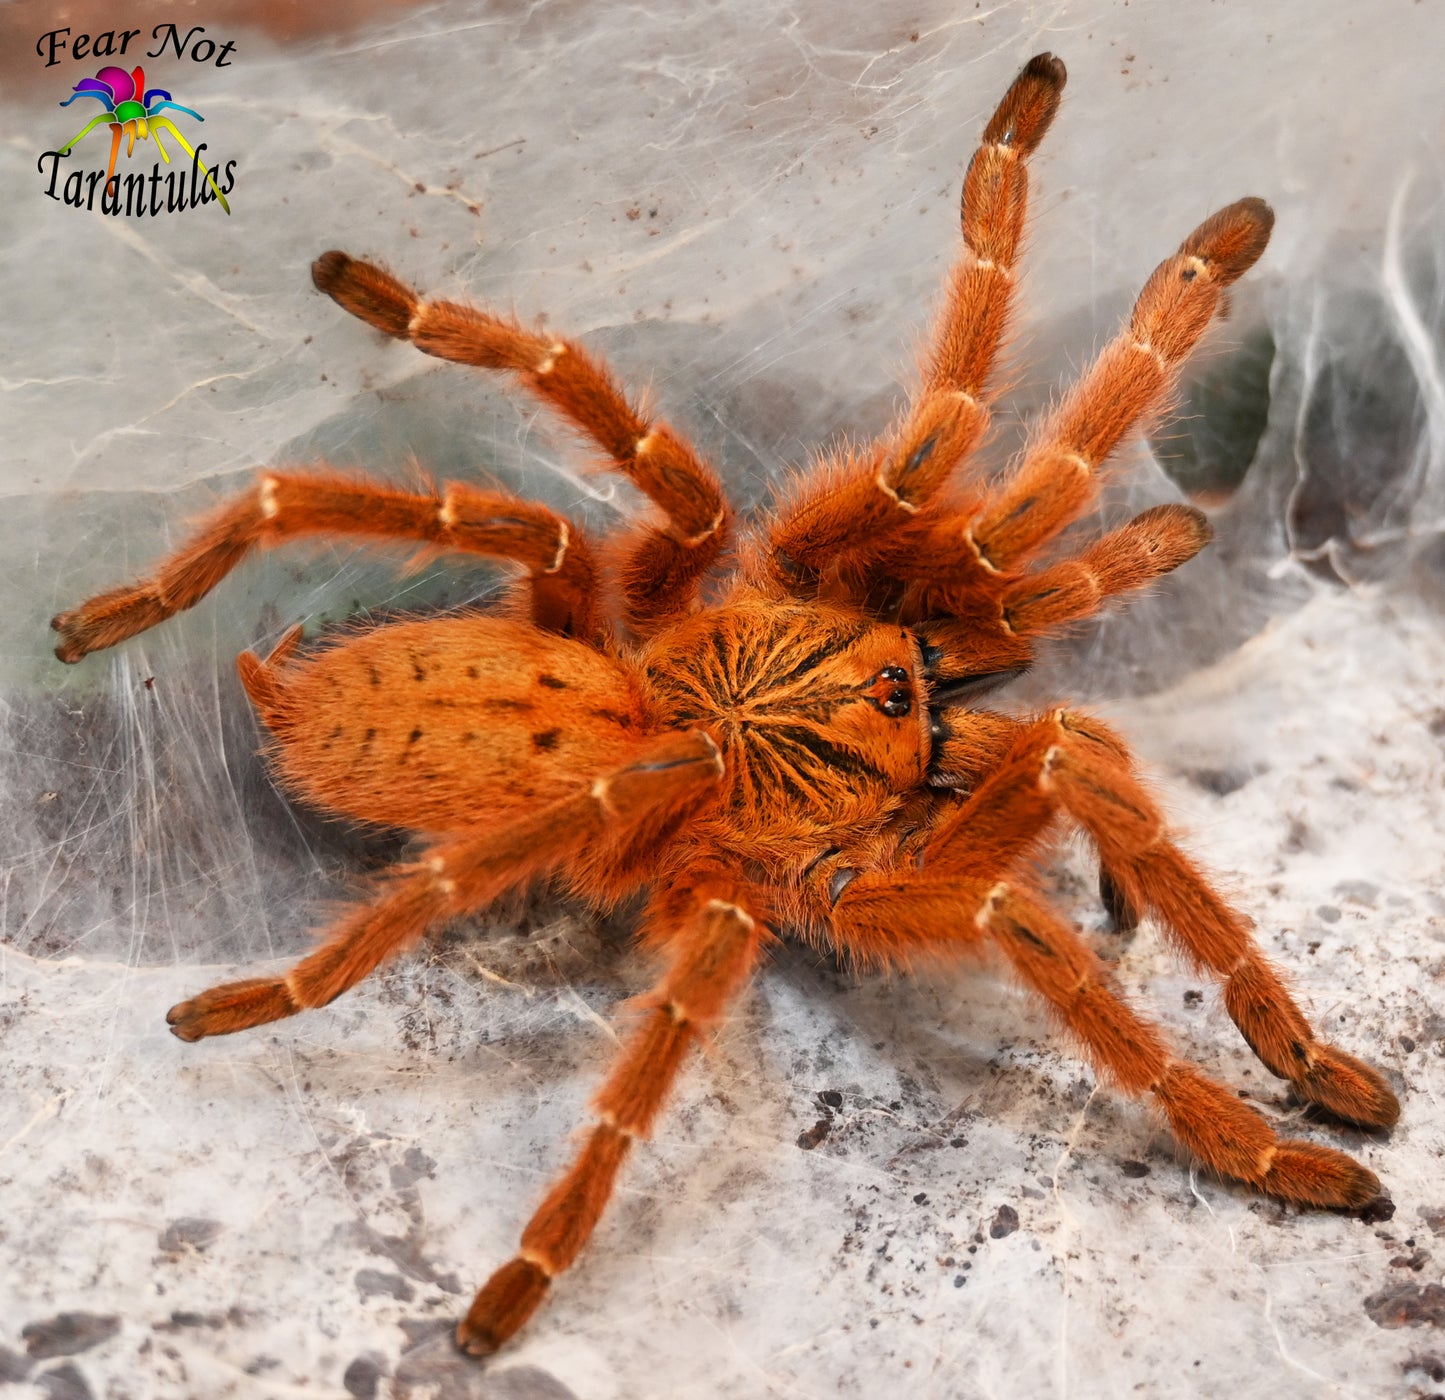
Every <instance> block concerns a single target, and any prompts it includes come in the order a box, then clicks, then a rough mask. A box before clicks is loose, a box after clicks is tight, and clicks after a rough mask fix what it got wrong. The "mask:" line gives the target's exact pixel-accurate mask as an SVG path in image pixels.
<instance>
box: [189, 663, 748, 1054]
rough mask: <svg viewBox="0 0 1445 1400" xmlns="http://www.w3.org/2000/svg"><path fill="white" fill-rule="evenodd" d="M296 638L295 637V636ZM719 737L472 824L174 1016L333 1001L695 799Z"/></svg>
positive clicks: (223, 1020)
mask: <svg viewBox="0 0 1445 1400" xmlns="http://www.w3.org/2000/svg"><path fill="white" fill-rule="evenodd" d="M283 645H284V644H283ZM721 773H722V760H721V757H720V755H719V753H718V749H717V746H716V745H715V744H714V743H713V742H712V740H711V739H709V738H708V737H707V735H705V734H703V733H701V732H685V733H676V734H667V735H664V736H662V737H660V738H657V739H654V740H652V741H651V742H649V743H646V744H642V745H639V747H638V754H637V757H636V759H635V760H634V761H633V762H631V763H629V764H627V765H626V766H625V767H622V768H619V769H617V770H615V771H614V772H612V773H610V774H608V775H606V776H605V777H601V778H598V779H597V780H596V781H595V782H593V783H592V784H591V786H590V787H587V788H584V789H583V790H582V791H580V792H578V794H577V795H576V796H575V797H571V798H567V799H564V800H563V801H561V802H555V803H553V804H551V805H550V806H547V807H544V808H542V809H541V810H539V811H536V812H533V813H531V814H530V815H528V816H523V817H520V818H517V819H514V820H511V821H509V822H507V823H504V824H499V825H498V826H496V827H495V828H494V829H488V830H486V831H481V832H466V833H462V834H460V835H458V836H455V837H453V838H451V839H449V840H446V841H443V842H441V843H439V844H438V845H436V846H433V847H432V849H431V851H430V852H429V853H428V854H427V856H426V857H425V858H424V859H423V860H420V861H417V862H415V863H414V864H411V865H406V866H401V867H399V868H398V869H396V870H395V871H394V872H393V873H392V874H391V876H390V878H389V879H387V880H386V881H385V882H384V884H383V885H382V888H381V891H380V893H379V894H378V896H377V898H376V899H375V900H374V901H373V902H371V903H370V904H363V905H359V906H357V907H356V908H355V909H353V910H352V911H351V912H350V913H349V914H347V915H345V916H344V917H343V918H342V919H340V920H339V921H338V922H337V923H336V924H334V925H332V927H331V928H330V929H328V930H327V931H326V933H325V934H324V935H323V939H324V941H323V942H322V944H321V946H320V947H319V948H317V950H316V951H315V952H314V953H312V954H311V955H310V956H309V957H306V958H303V959H302V960H301V961H300V962H299V963H297V964H296V966H295V967H293V968H292V969H291V970H290V971H289V972H287V973H285V974H284V975H283V976H280V977H258V978H248V979H246V980H245V981H241V982H228V983H226V984H225V985H223V986H220V987H212V988H211V989H210V990H209V991H206V992H202V993H201V994H200V995H199V996H197V997H193V998H191V999H190V1000H189V1001H183V1002H181V1003H180V1004H179V1005H177V1006H173V1007H172V1008H171V1010H170V1012H169V1013H168V1014H167V1016H166V1020H167V1021H168V1022H169V1023H170V1026H171V1030H172V1032H173V1033H174V1034H175V1035H177V1036H179V1037H180V1038H181V1039H182V1040H200V1039H202V1038H203V1037H204V1036H208V1035H229V1034H231V1033H232V1032H234V1031H241V1030H246V1029H248V1028H249V1027H251V1026H260V1025H265V1024H266V1023H267V1022H269V1021H279V1020H281V1019H282V1018H283V1017H286V1016H294V1015H296V1013H297V1012H300V1011H305V1010H309V1009H312V1008H315V1007H320V1006H325V1005H327V1003H328V1002H331V1001H334V1000H335V999H336V998H337V997H339V996H340V995H341V994H342V993H343V992H345V991H347V990H349V989H350V988H351V987H354V986H355V985H356V984H357V983H358V982H359V981H361V979H362V978H363V977H366V976H368V975H369V974H370V973H372V972H373V971H375V970H376V968H378V967H380V966H381V964H382V963H383V962H386V961H387V960H388V959H389V958H392V957H394V956H395V955H396V954H397V953H400V952H402V951H403V950H404V949H406V948H408V947H410V946H411V945H413V944H414V943H416V942H417V941H418V940H419V939H420V938H421V937H422V936H423V935H424V934H425V933H426V932H427V931H428V930H429V929H432V928H435V927H436V926H437V925H439V924H441V923H443V922H445V921H446V920H448V919H453V918H456V917H458V916H460V915H462V914H466V913H470V912H472V911H475V910H477V909H481V908H484V907H485V906H486V905H487V904H490V903H491V902H492V901H493V900H494V899H496V898H497V897H498V896H499V895H501V894H503V893H505V892H506V891H507V890H510V889H515V888H517V887H518V886H519V885H522V884H524V883H526V882H527V881H529V880H531V879H534V878H536V877H537V876H539V875H543V874H547V873H549V872H551V871H554V870H556V869H558V868H559V867H561V866H563V865H564V864H565V863H566V862H567V861H568V860H569V859H571V858H573V857H575V856H576V854H577V853H578V852H579V851H580V850H582V849H583V848H584V847H587V846H595V845H597V844H598V843H606V842H610V841H623V840H626V839H628V838H629V837H631V836H633V835H635V834H636V832H637V830H638V829H639V828H640V827H643V826H645V825H647V824H649V823H656V822H657V821H659V820H660V819H661V818H663V817H665V816H666V815H667V814H668V813H670V812H674V811H677V810H679V809H680V808H682V807H683V806H685V805H686V804H688V803H690V802H691V801H693V800H694V799H695V798H696V797H697V796H698V795H699V794H700V793H702V792H704V791H706V789H707V788H708V787H709V786H710V785H711V784H713V783H715V782H716V781H717V779H718V778H719V777H720V776H721Z"/></svg>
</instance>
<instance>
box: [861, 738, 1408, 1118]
mask: <svg viewBox="0 0 1445 1400" xmlns="http://www.w3.org/2000/svg"><path fill="white" fill-rule="evenodd" d="M1060 812H1063V813H1067V815H1068V816H1070V817H1071V818H1073V819H1074V820H1075V821H1077V822H1078V823H1079V825H1080V826H1082V827H1083V828H1084V830H1085V831H1086V832H1087V833H1088V834H1089V836H1090V837H1091V839H1092V840H1093V841H1094V843H1095V844H1096V846H1097V847H1098V849H1099V853H1100V857H1101V860H1102V862H1103V864H1104V868H1105V869H1106V870H1107V871H1108V872H1109V877H1110V879H1111V880H1112V881H1113V882H1114V883H1115V884H1116V885H1117V887H1118V889H1119V890H1120V891H1121V892H1122V894H1123V896H1124V898H1125V900H1126V901H1127V902H1128V904H1129V905H1130V906H1132V907H1133V908H1135V909H1139V910H1148V911H1151V912H1153V913H1154V914H1155V915H1156V916H1157V917H1158V918H1159V920H1160V922H1161V923H1162V924H1163V925H1164V927H1165V929H1166V930H1167V932H1168V933H1169V936H1170V937H1171V939H1172V940H1173V942H1174V943H1175V945H1176V946H1177V947H1178V948H1179V949H1180V950H1181V951H1182V952H1184V953H1185V955H1186V956H1188V957H1189V958H1190V960H1191V961H1192V962H1193V963H1194V964H1195V965H1196V966H1198V967H1200V968H1202V969H1205V970H1207V971H1209V972H1210V973H1212V974H1213V975H1214V976H1215V977H1216V978H1217V979H1219V981H1220V982H1221V983H1222V984H1223V992H1224V1004H1225V1008H1226V1009H1227V1010H1228V1012H1229V1014H1230V1016H1231V1018H1232V1019H1233V1020H1234V1022H1235V1024H1236V1025H1237V1026H1238V1027H1239V1030H1240V1033H1241V1034H1242V1035H1243V1036H1244V1039H1245V1040H1246V1042H1248V1044H1249V1046H1250V1048H1251V1049H1253V1050H1254V1052H1255V1054H1256V1055H1258V1056H1259V1058H1260V1060H1261V1061H1262V1062H1263V1064H1264V1065H1265V1067H1266V1068H1267V1069H1269V1070H1270V1072H1271V1073H1273V1074H1276V1075H1278V1076H1279V1077H1280V1078H1282V1079H1287V1080H1289V1081H1290V1083H1291V1084H1292V1085H1293V1086H1294V1088H1295V1090H1296V1092H1297V1093H1299V1094H1300V1096H1301V1097H1303V1098H1305V1099H1308V1100H1310V1101H1311V1102H1314V1103H1318V1104H1320V1105H1321V1106H1322V1107H1325V1108H1327V1109H1328V1110H1329V1111H1330V1112H1331V1113H1334V1114H1336V1115H1337V1116H1338V1117H1341V1118H1344V1119H1347V1120H1349V1121H1350V1122H1354V1123H1360V1124H1363V1125H1365V1126H1368V1127H1388V1126H1389V1125H1390V1124H1392V1123H1394V1122H1395V1120H1396V1119H1397V1118H1398V1116H1399V1112H1400V1106H1399V1103H1398V1102H1397V1100H1396V1099H1395V1096H1394V1095H1393V1094H1392V1093H1391V1092H1390V1090H1389V1088H1388V1087H1387V1086H1386V1084H1385V1082H1384V1080H1383V1079H1382V1078H1381V1077H1380V1075H1379V1073H1378V1072H1377V1071H1375V1070H1374V1069H1372V1068H1371V1067H1370V1066H1368V1065H1366V1064H1364V1063H1363V1062H1361V1061H1360V1060H1357V1059H1356V1058H1355V1057H1354V1056H1352V1055H1347V1054H1345V1053H1344V1052H1343V1051H1341V1050H1338V1049H1336V1048H1335V1047H1333V1046H1331V1045H1327V1044H1325V1043H1323V1042H1321V1041H1319V1040H1317V1039H1316V1038H1315V1035H1314V1032H1313V1031H1312V1029H1311V1028H1310V1025H1309V1022H1308V1021H1307V1020H1306V1018H1305V1016H1304V1014H1303V1013H1302V1012H1301V1011H1300V1009H1299V1007H1298V1006H1297V1005H1296V1004H1295V1002H1294V1000H1293V998H1292V997H1291V996H1290V994H1289V991H1288V989H1287V988H1286V986H1285V984H1284V981H1283V979H1282V978H1281V976H1280V975H1279V973H1278V972H1277V971H1275V969H1274V968H1273V967H1271V965H1270V964H1269V962H1268V960H1267V959H1266V958H1265V957H1264V955H1263V953H1262V952H1261V951H1260V949H1259V947H1258V945H1257V944H1256V943H1255V942H1254V940H1253V938H1252V937H1251V936H1250V933H1249V925H1248V923H1247V921H1246V920H1245V919H1244V917H1243V916H1242V915H1240V914H1239V913H1238V912H1236V911H1235V910H1233V909H1231V908H1230V907H1229V905H1228V904H1226V903H1225V901H1224V900H1223V899H1222V898H1220V896H1219V895H1218V894H1217V893H1216V892H1215V890H1214V889H1213V887H1212V886H1211V885H1210V884H1209V882H1208V881H1207V880H1206V879H1205V877H1204V875H1203V874H1202V873H1201V872H1200V870H1199V868H1198V867H1197V866H1196V865H1195V864H1194V863H1193V862H1192V861H1191V860H1190V859H1189V857H1188V856H1186V855H1185V854H1184V853H1183V852H1182V851H1181V850H1180V849H1179V847H1178V846H1177V845H1175V843H1174V842H1173V841H1172V840H1171V839H1170V838H1169V836H1168V833H1167V831H1166V828H1165V824H1164V820H1163V817H1162V816H1161V814H1160V812H1159V810H1158V807H1157V805H1156V804H1155V802H1154V800H1153V799H1152V798H1151V797H1150V796H1149V794H1148V793H1147V792H1146V791H1145V789H1144V788H1143V786H1142V785H1141V784H1140V783H1139V781H1138V779H1137V778H1136V777H1135V776H1134V774H1133V772H1132V768H1131V766H1130V763H1129V760H1128V757H1127V750H1126V749H1125V747H1124V745H1123V743H1122V741H1121V740H1120V739H1119V738H1118V737H1117V736H1115V735H1114V734H1113V733H1112V732H1111V731H1110V730H1109V729H1108V728H1107V727H1106V726H1105V725H1103V724H1101V723H1100V722H1099V721H1097V720H1094V719H1092V718H1089V717H1087V716H1083V715H1077V714H1073V713H1071V712H1069V711H1065V710H1060V711H1056V712H1055V713H1053V714H1051V715H1048V716H1045V717H1043V718H1041V719H1038V720H1036V721H1034V722H1032V723H1031V724H1028V725H1022V726H1020V728H1019V731H1018V734H1017V736H1016V738H1015V739H1014V742H1013V744H1012V745H1011V746H1010V748H1009V749H1008V752H1007V754H1006V755H1005V756H1004V758H1003V760H1002V761H1001V762H1000V763H999V764H998V766H997V767H996V768H995V770H994V771H993V772H992V773H991V774H990V775H989V776H988V778H987V779H985V780H984V781H983V782H981V783H980V784H979V786H978V787H977V789H976V790H975V791H974V792H973V794H972V796H971V797H970V798H969V799H968V801H967V802H965V803H964V804H963V805H962V806H961V807H960V808H959V809H958V811H957V812H956V813H955V814H954V815H953V816H952V817H951V818H949V819H948V820H947V821H946V822H944V823H942V824H941V825H940V826H939V828H938V829H937V830H936V831H935V832H934V833H933V834H932V836H931V837H930V839H929V840H928V842H927V844H926V845H925V846H924V848H923V852H922V856H921V878H924V879H926V880H930V881H940V880H941V881H943V882H944V883H945V884H946V883H947V881H948V880H949V879H952V878H959V877H967V878H973V879H980V880H999V879H1002V878H1005V877H1006V876H1007V875H1008V873H1009V871H1010V870H1013V869H1017V868H1018V867H1019V865H1020V863H1021V862H1022V861H1024V860H1026V858H1027V857H1028V856H1029V855H1030V854H1031V852H1032V851H1034V850H1035V849H1036V847H1037V845H1038V843H1039V841H1040V840H1041V839H1042V838H1043V836H1044V835H1045V833H1046V832H1047V831H1048V829H1049V827H1050V826H1051V824H1052V823H1053V821H1054V819H1055V817H1056V816H1057V815H1058V814H1059V813H1060ZM859 878H860V879H862V878H863V877H859ZM878 878H880V879H881V878H884V877H881V876H880V877H878ZM887 878H888V879H894V878H895V877H894V876H888V877H887ZM848 889H850V890H851V889H852V886H851V885H850V886H848ZM856 897H857V896H855V898H856ZM940 917H941V910H940ZM891 937H893V938H894V939H895V940H897V939H902V938H903V931H902V926H900V930H899V931H898V932H896V933H895V934H893V935H891ZM902 951H905V945H904V944H901V943H900V944H899V951H894V950H893V949H891V948H890V947H884V948H882V949H880V953H879V956H880V957H884V958H897V957H898V956H899V955H900V952H902ZM920 951H922V949H921V948H920ZM865 955H866V951H865Z"/></svg>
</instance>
